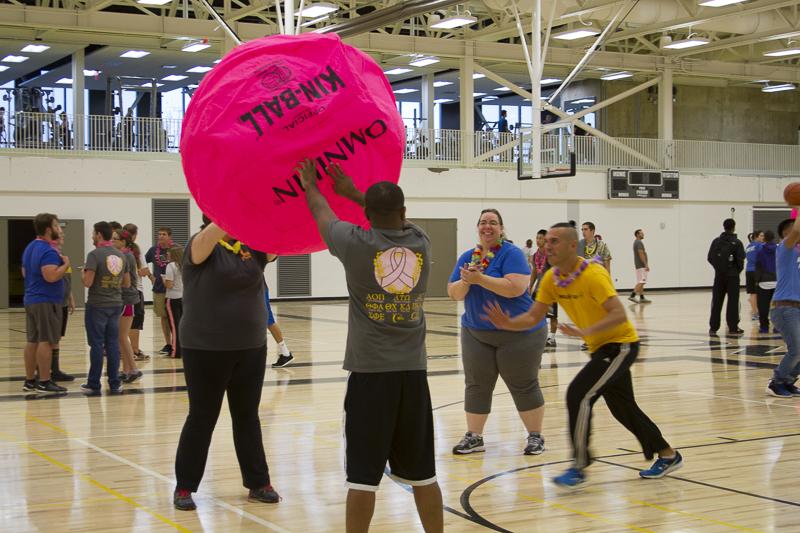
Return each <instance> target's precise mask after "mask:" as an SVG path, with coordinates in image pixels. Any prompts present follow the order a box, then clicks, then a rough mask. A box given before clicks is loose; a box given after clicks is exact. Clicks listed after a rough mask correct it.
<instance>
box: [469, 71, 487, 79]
mask: <svg viewBox="0 0 800 533" xmlns="http://www.w3.org/2000/svg"><path fill="white" fill-rule="evenodd" d="M485 77H486V74H481V73H480V72H475V73H474V74H472V79H473V80H479V79H481V78H485Z"/></svg>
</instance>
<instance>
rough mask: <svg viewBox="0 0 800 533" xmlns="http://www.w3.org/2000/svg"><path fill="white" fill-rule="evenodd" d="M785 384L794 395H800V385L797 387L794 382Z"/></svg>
mask: <svg viewBox="0 0 800 533" xmlns="http://www.w3.org/2000/svg"><path fill="white" fill-rule="evenodd" d="M784 386H785V387H786V390H788V391H789V392H790V393H792V396H800V387H797V386H796V385H794V384H792V385H784Z"/></svg>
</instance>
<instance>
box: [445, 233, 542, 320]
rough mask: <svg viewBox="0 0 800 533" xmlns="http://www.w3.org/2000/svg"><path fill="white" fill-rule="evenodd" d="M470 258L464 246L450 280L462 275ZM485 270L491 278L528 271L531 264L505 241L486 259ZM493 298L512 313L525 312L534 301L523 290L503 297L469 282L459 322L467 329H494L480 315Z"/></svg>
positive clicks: (470, 254)
mask: <svg viewBox="0 0 800 533" xmlns="http://www.w3.org/2000/svg"><path fill="white" fill-rule="evenodd" d="M471 260H472V250H467V251H466V252H464V253H463V254H461V256H460V257H459V258H458V261H456V266H455V268H453V273H452V274H451V275H450V282H454V281H458V280H460V279H461V267H462V266H464V265H465V264H467V263H469V262H470V261H471ZM484 274H486V275H487V276H491V277H493V278H502V277H505V276H506V274H524V275H526V276H530V275H531V267H530V264H529V263H528V260H527V258H526V257H525V253H524V252H523V251H522V250H521V249H519V248H518V247H517V246H515V245H513V244H511V243H509V242H504V243H503V246H501V247H500V250H498V251H497V254H495V257H494V259H492V260H491V261H490V262H489V266H487V267H486V270H485V271H484ZM492 301H496V302H497V303H498V304H499V305H500V307H501V308H502V309H503V311H506V312H508V313H510V314H511V316H512V317H514V316H517V315H519V314H522V313H525V312H527V311H528V309H530V308H531V306H532V305H533V300H531V296H530V294H528V291H527V290H526V291H525V292H523V293H522V294H521V295H520V296H517V297H515V298H506V297H504V296H500V295H499V294H495V293H493V292H492V291H490V290H487V289H484V288H483V287H480V286H478V285H471V286H470V288H469V292H467V296H466V298H464V314H463V315H462V316H461V326H462V327H465V328H470V329H483V330H487V329H489V330H496V329H497V328H496V327H494V325H493V324H492V323H491V322H489V321H488V320H486V319H484V318H482V315H484V314H486V313H485V311H484V310H483V306H484V305H485V304H487V303H489V302H492ZM546 324H547V321H546V320H544V319H543V320H542V321H541V322H540V323H539V324H537V325H536V326H535V327H533V328H531V329H530V330H528V331H536V330H537V329H539V328H541V327H544V326H545V325H546Z"/></svg>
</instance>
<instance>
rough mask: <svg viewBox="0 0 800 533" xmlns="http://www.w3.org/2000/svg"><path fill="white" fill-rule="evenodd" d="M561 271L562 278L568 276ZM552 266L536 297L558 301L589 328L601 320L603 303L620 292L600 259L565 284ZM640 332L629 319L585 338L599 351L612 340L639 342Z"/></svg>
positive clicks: (577, 323)
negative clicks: (562, 286)
mask: <svg viewBox="0 0 800 533" xmlns="http://www.w3.org/2000/svg"><path fill="white" fill-rule="evenodd" d="M569 274H570V273H568V274H567V275H566V276H565V275H563V274H562V276H561V277H562V279H565V278H566V277H567V276H569ZM553 276H554V274H553V269H552V268H551V269H550V270H548V271H547V273H546V274H545V275H544V278H542V282H541V283H540V284H539V292H538V294H537V295H536V301H537V302H541V303H543V304H545V305H552V304H553V303H558V305H560V306H561V307H563V308H564V310H565V311H566V312H567V314H568V315H569V317H570V318H571V319H572V321H573V322H574V323H575V325H576V326H578V327H579V328H586V327H589V326H591V325H592V324H594V323H596V322H598V321H600V320H601V319H602V318H603V317H605V316H606V315H607V314H608V313H607V312H606V310H605V309H604V308H603V303H605V301H606V300H608V299H609V298H612V297H616V296H617V291H616V290H615V289H614V284H613V283H611V276H610V275H609V274H608V271H607V270H606V269H605V268H603V267H602V266H600V265H598V264H597V263H592V264H590V265H589V266H588V267H587V268H586V270H584V271H583V273H582V274H581V275H580V276H578V278H577V279H576V280H575V281H573V282H572V283H570V284H569V285H567V286H566V287H564V288H561V287H559V286H558V285H556V283H555V281H554V279H553ZM638 340H639V336H638V335H637V334H636V330H635V329H634V327H633V324H631V321H630V320H625V322H624V323H622V324H619V325H617V326H614V327H613V328H611V329H608V330H605V331H600V332H598V333H595V334H594V335H589V336H588V337H586V338H584V341H585V342H586V344H588V345H589V351H592V352H594V351H596V350H597V349H598V348H600V347H601V346H602V345H604V344H609V343H612V342H623V343H624V342H636V341H638Z"/></svg>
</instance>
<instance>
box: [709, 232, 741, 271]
mask: <svg viewBox="0 0 800 533" xmlns="http://www.w3.org/2000/svg"><path fill="white" fill-rule="evenodd" d="M735 260H736V245H735V244H734V243H732V242H731V241H729V240H727V239H723V238H722V237H718V238H717V242H716V244H715V245H714V249H713V251H712V252H711V264H712V265H713V266H714V270H719V271H723V272H724V271H727V270H728V269H729V268H730V267H732V266H734V262H735Z"/></svg>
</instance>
